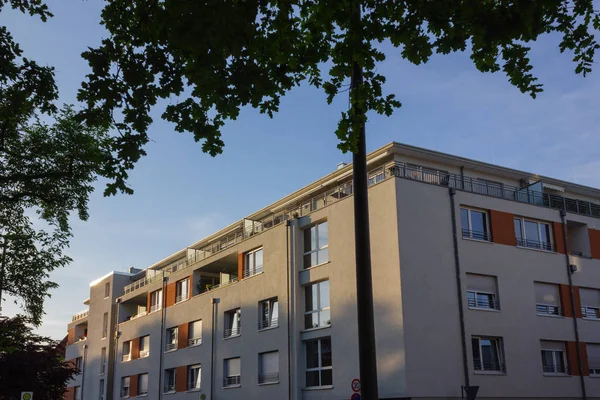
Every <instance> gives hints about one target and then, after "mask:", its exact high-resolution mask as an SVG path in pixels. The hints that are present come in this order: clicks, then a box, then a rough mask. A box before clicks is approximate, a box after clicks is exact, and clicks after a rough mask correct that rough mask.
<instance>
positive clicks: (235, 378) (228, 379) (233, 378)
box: [223, 375, 242, 387]
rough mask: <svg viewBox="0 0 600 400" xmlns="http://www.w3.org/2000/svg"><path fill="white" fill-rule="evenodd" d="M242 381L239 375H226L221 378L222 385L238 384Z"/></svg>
mask: <svg viewBox="0 0 600 400" xmlns="http://www.w3.org/2000/svg"><path fill="white" fill-rule="evenodd" d="M241 381H242V376H241V375H233V376H227V377H225V378H224V379H223V387H228V386H239V385H240V382H241Z"/></svg>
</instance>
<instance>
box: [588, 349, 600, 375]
mask: <svg viewBox="0 0 600 400" xmlns="http://www.w3.org/2000/svg"><path fill="white" fill-rule="evenodd" d="M586 348H587V357H588V366H589V369H590V375H592V376H600V344H593V343H587V344H586Z"/></svg>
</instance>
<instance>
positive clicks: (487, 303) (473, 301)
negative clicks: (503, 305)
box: [467, 297, 500, 310]
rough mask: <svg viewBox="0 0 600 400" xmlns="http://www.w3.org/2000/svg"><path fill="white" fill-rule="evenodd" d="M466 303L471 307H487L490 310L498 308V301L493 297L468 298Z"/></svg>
mask: <svg viewBox="0 0 600 400" xmlns="http://www.w3.org/2000/svg"><path fill="white" fill-rule="evenodd" d="M467 302H468V305H469V307H471V308H487V309H492V310H498V309H499V308H500V306H499V304H498V301H497V300H495V299H480V298H477V297H476V298H468V299H467Z"/></svg>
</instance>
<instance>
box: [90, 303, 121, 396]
mask: <svg viewBox="0 0 600 400" xmlns="http://www.w3.org/2000/svg"><path fill="white" fill-rule="evenodd" d="M120 310H121V299H117V306H116V310H115V309H114V307H113V306H112V305H111V312H113V315H115V316H116V321H115V325H114V329H111V335H112V337H113V351H112V353H113V357H112V362H111V357H110V352H108V350H107V354H106V357H107V359H106V368H105V370H104V373H105V374H106V375H107V379H106V399H107V400H112V399H113V397H114V396H113V394H114V393H113V392H114V389H115V365H117V356H118V355H119V337H120V335H121V332H119V312H120ZM120 390H121V389H119V391H120ZM81 392H83V390H81Z"/></svg>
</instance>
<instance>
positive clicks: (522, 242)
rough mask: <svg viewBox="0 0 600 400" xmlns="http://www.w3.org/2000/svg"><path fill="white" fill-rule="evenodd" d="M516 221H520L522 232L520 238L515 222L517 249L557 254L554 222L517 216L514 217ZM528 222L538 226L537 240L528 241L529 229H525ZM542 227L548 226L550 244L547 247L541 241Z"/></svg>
mask: <svg viewBox="0 0 600 400" xmlns="http://www.w3.org/2000/svg"><path fill="white" fill-rule="evenodd" d="M514 221H519V227H520V231H521V238H519V237H518V236H517V231H516V226H514V222H513V226H514V229H515V238H516V240H517V247H519V248H522V249H534V250H540V251H545V252H548V253H555V252H556V248H555V246H554V237H553V236H554V230H553V226H552V222H548V221H539V220H536V219H532V218H527V217H520V216H515V217H514ZM526 222H530V223H533V224H536V225H537V234H538V236H537V239H536V240H532V239H528V238H527V233H526V231H527V229H526V228H525V223H526ZM542 225H546V226H548V244H547V245H546V244H545V243H544V242H542V241H541V239H542V230H541V226H542Z"/></svg>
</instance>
